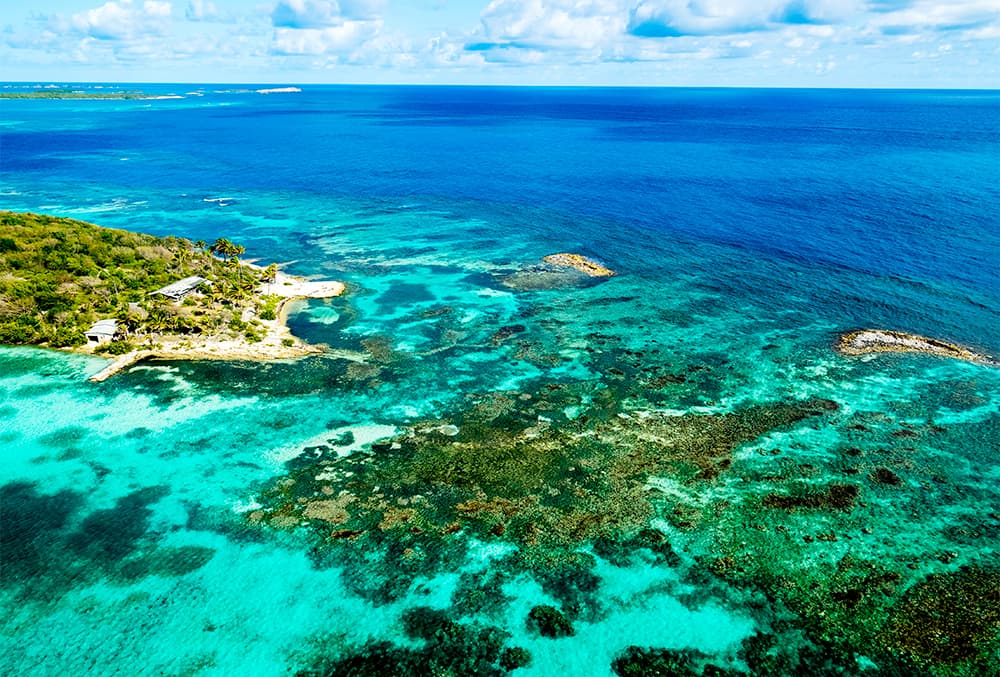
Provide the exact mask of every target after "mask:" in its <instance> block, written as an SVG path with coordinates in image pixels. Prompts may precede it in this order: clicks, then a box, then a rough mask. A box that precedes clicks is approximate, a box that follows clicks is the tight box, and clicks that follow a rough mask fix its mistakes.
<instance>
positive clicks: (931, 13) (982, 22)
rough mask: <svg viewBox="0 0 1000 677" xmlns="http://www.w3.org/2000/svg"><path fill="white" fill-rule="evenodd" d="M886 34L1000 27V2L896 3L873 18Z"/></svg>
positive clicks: (987, 0) (925, 1) (965, 0)
mask: <svg viewBox="0 0 1000 677" xmlns="http://www.w3.org/2000/svg"><path fill="white" fill-rule="evenodd" d="M872 24H873V26H875V27H877V28H878V29H880V30H881V31H882V32H883V33H887V34H897V35H898V34H906V33H918V32H922V31H956V30H972V29H983V28H984V27H987V26H991V25H992V26H1000V0H951V1H950V2H939V1H935V2H931V1H928V0H917V1H915V2H912V1H911V2H906V3H902V2H900V3H896V4H895V5H894V6H893V7H891V8H885V9H883V11H882V12H881V13H880V14H878V15H877V16H875V17H873V19H872Z"/></svg>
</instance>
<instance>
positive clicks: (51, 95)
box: [0, 88, 148, 101]
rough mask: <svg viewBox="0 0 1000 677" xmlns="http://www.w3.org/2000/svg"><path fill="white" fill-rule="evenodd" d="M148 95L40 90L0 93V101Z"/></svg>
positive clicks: (141, 96)
mask: <svg viewBox="0 0 1000 677" xmlns="http://www.w3.org/2000/svg"><path fill="white" fill-rule="evenodd" d="M147 97H148V95H147V94H146V93H145V92H142V91H140V90H137V89H127V90H116V91H111V92H93V91H81V90H79V89H64V88H60V89H41V90H37V91H31V92H23V91H22V92H0V99H81V100H91V99H111V100H119V101H120V100H125V99H145V98H147Z"/></svg>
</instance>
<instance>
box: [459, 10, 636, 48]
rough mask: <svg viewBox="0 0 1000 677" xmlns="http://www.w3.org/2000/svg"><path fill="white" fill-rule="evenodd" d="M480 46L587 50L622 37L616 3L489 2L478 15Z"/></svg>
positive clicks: (622, 26) (622, 14) (620, 13)
mask: <svg viewBox="0 0 1000 677" xmlns="http://www.w3.org/2000/svg"><path fill="white" fill-rule="evenodd" d="M480 19H481V22H482V26H481V30H480V32H479V33H478V34H477V35H476V36H475V38H476V39H477V42H478V43H480V44H481V45H483V46H486V45H495V46H496V47H498V48H505V47H514V48H516V47H518V46H524V47H527V48H530V49H545V48H547V47H560V46H561V47H573V48H579V49H591V48H594V47H595V46H598V45H600V44H602V43H604V42H607V41H608V40H611V39H614V38H615V37H617V36H620V35H622V34H623V33H624V30H625V22H626V11H625V6H624V4H623V3H622V2H620V1H617V0H551V1H546V0H492V2H490V4H489V5H487V6H486V8H485V9H484V10H483V11H482V13H481V15H480Z"/></svg>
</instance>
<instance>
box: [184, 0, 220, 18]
mask: <svg viewBox="0 0 1000 677" xmlns="http://www.w3.org/2000/svg"><path fill="white" fill-rule="evenodd" d="M184 16H185V17H187V19H188V21H209V20H212V19H215V18H217V17H218V16H219V10H218V9H217V8H216V7H215V3H214V2H212V0H190V2H188V6H187V9H185V10H184Z"/></svg>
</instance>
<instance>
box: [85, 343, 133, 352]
mask: <svg viewBox="0 0 1000 677" xmlns="http://www.w3.org/2000/svg"><path fill="white" fill-rule="evenodd" d="M133 350H134V346H133V345H132V344H131V343H130V342H128V341H112V342H111V343H105V344H103V345H100V346H98V347H97V350H95V351H94V352H97V353H105V354H107V355H124V354H125V353H130V352H132V351H133Z"/></svg>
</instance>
